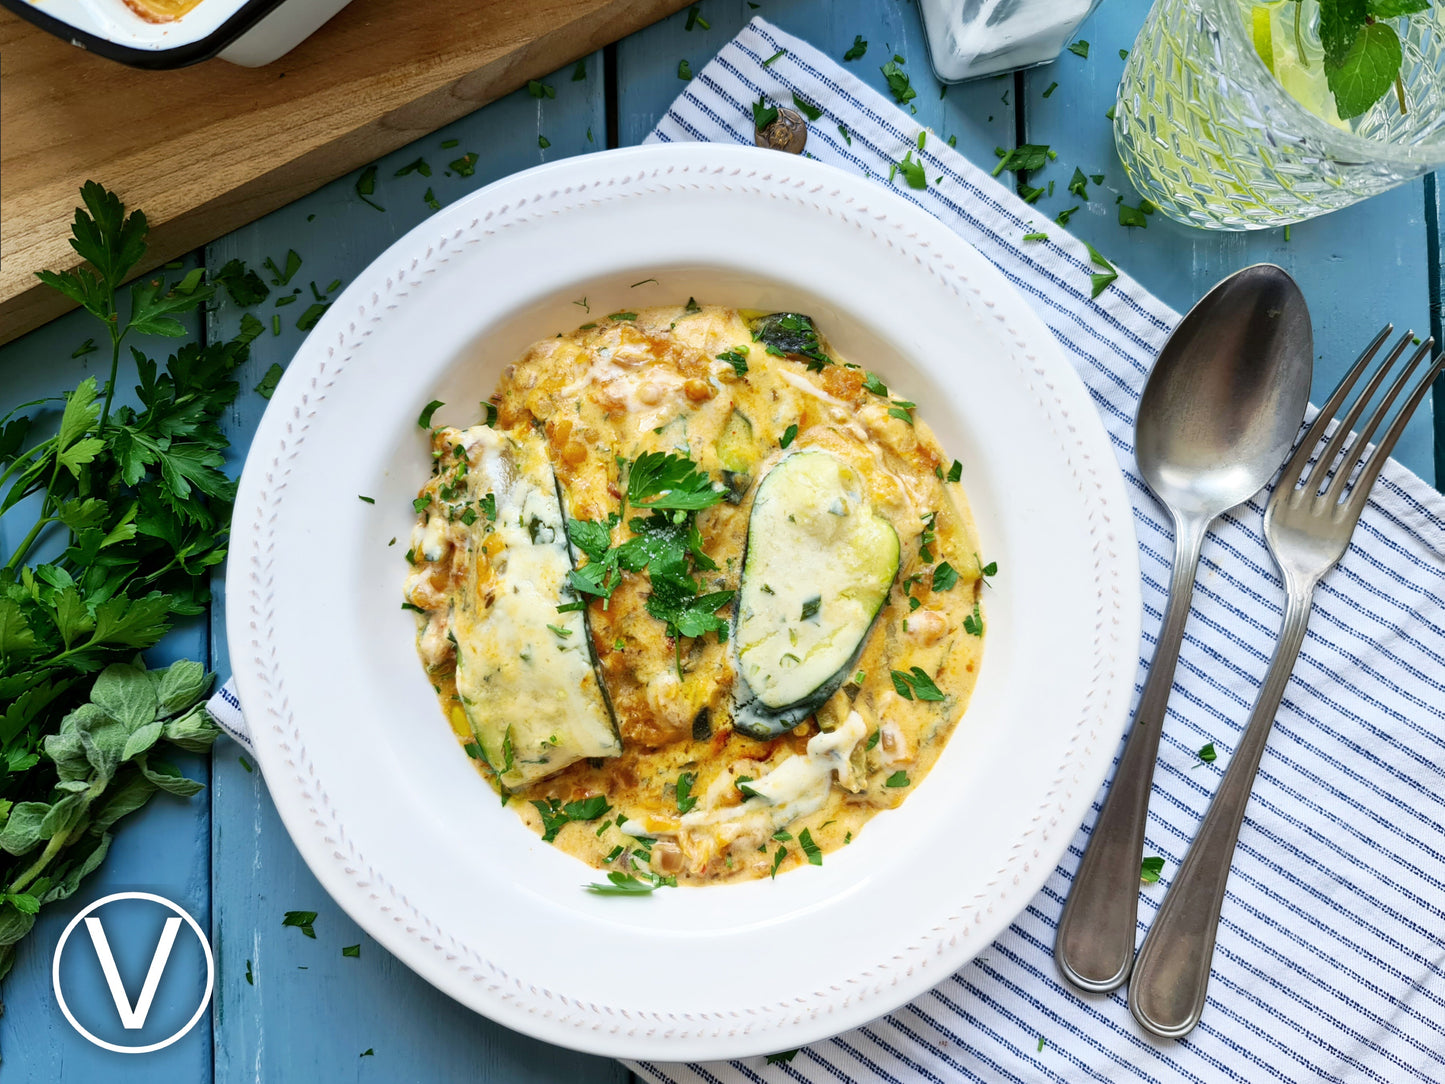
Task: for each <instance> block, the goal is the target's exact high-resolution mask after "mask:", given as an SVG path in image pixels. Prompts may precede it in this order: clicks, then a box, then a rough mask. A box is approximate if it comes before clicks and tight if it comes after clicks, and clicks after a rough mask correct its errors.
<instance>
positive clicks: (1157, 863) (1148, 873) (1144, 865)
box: [1139, 855, 1164, 885]
mask: <svg viewBox="0 0 1445 1084" xmlns="http://www.w3.org/2000/svg"><path fill="white" fill-rule="evenodd" d="M1162 872H1164V859H1162V858H1160V857H1159V856H1158V855H1151V856H1150V857H1148V858H1146V859H1144V860H1143V861H1142V862H1140V863H1139V880H1141V881H1143V882H1144V883H1145V884H1146V885H1152V884H1154V883H1156V882H1157V881H1158V880H1159V874H1161V873H1162Z"/></svg>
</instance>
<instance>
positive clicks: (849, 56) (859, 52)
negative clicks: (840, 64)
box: [843, 34, 868, 60]
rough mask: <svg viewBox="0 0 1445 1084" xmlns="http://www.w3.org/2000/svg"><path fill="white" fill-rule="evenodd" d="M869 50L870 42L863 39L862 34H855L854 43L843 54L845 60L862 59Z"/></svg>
mask: <svg viewBox="0 0 1445 1084" xmlns="http://www.w3.org/2000/svg"><path fill="white" fill-rule="evenodd" d="M867 51H868V43H867V42H866V41H864V40H863V35H862V34H854V35H853V44H852V45H850V46H848V51H847V52H846V53H844V54H843V59H844V60H861V59H862V58H863V54H864V53H866V52H867Z"/></svg>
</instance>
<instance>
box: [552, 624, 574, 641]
mask: <svg viewBox="0 0 1445 1084" xmlns="http://www.w3.org/2000/svg"><path fill="white" fill-rule="evenodd" d="M547 627H548V628H549V629H551V630H552V631H553V632H555V633H556V634H557V635H558V636H561V637H563V638H564V639H565V638H566V637H568V636H571V635H572V630H571V629H564V628H562V627H561V626H560V625H548V626H547Z"/></svg>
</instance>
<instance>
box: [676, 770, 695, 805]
mask: <svg viewBox="0 0 1445 1084" xmlns="http://www.w3.org/2000/svg"><path fill="white" fill-rule="evenodd" d="M696 783H697V773H696V772H683V773H682V774H681V775H679V776H678V777H677V811H678V812H679V813H687V812H688V811H690V810H691V809H692V807H693V806H695V805H697V796H696V795H694V794H693V793H692V788H693V787H694V786H695V785H696Z"/></svg>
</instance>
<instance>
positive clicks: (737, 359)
mask: <svg viewBox="0 0 1445 1084" xmlns="http://www.w3.org/2000/svg"><path fill="white" fill-rule="evenodd" d="M717 359H718V361H725V362H727V363H728V364H729V365H731V366H732V367H733V371H734V372H735V373H737V374H738V376H743V375H744V374H745V373H747V371H748V348H747V346H734V347H733V348H732V349H731V350H724V351H723V352H722V353H721V354H719V355H718V356H717Z"/></svg>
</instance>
